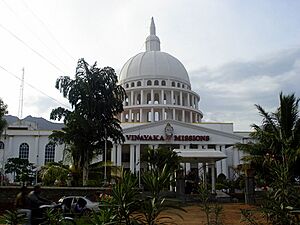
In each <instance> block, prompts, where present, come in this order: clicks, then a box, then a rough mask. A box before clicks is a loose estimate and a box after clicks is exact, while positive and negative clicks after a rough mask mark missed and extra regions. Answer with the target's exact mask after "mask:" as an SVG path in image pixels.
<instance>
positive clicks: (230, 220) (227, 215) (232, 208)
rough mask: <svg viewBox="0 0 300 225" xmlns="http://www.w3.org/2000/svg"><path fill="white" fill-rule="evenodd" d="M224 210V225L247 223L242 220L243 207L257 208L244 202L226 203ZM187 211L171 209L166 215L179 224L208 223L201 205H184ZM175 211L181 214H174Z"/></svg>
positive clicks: (244, 224) (222, 218) (202, 224)
mask: <svg viewBox="0 0 300 225" xmlns="http://www.w3.org/2000/svg"><path fill="white" fill-rule="evenodd" d="M222 207H223V210H222V215H221V221H222V224H223V225H240V224H242V225H246V224H247V223H245V222H242V221H241V218H242V216H241V209H251V210H255V207H253V206H250V205H246V204H242V203H226V204H222ZM183 208H184V209H185V210H186V211H187V212H182V211H178V210H170V211H169V212H168V213H167V214H166V215H168V216H170V217H172V218H173V220H174V222H176V224H178V225H204V224H207V221H206V215H205V213H204V212H203V211H202V210H201V208H200V206H199V205H196V204H193V205H188V206H185V207H183ZM174 212H175V213H177V214H179V215H180V216H181V217H182V218H180V217H179V216H176V215H174Z"/></svg>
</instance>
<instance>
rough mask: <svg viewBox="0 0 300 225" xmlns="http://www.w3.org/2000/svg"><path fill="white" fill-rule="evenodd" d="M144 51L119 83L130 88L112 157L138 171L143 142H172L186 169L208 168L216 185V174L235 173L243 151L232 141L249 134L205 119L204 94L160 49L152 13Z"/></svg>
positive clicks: (152, 144)
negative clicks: (120, 140)
mask: <svg viewBox="0 0 300 225" xmlns="http://www.w3.org/2000/svg"><path fill="white" fill-rule="evenodd" d="M145 45H146V51H145V52H141V53H139V54H137V55H135V56H133V57H132V58H130V59H129V60H128V61H127V62H126V63H125V65H124V66H123V68H122V70H121V72H120V76H119V83H120V84H121V85H122V86H123V87H124V89H125V90H126V93H127V99H126V100H125V102H124V112H123V113H122V114H121V115H120V116H119V119H120V121H121V125H122V128H123V131H124V136H125V139H126V141H125V143H124V144H122V145H115V146H114V147H113V149H112V151H111V161H112V162H113V163H114V164H115V165H119V166H121V165H122V166H124V168H125V169H130V170H131V171H132V172H134V173H137V174H139V172H140V170H142V169H143V168H144V166H145V165H144V164H143V162H140V159H141V155H142V154H144V153H145V147H147V146H150V147H153V148H158V147H160V146H166V147H171V148H172V149H174V151H176V152H178V154H179V155H180V156H182V158H183V166H184V169H185V173H186V174H187V173H189V172H190V171H191V170H194V171H195V170H197V171H198V174H199V176H201V175H202V174H203V171H204V170H205V171H207V172H208V173H209V174H210V176H211V178H212V179H211V180H212V189H213V191H214V189H215V183H214V181H215V177H216V176H217V175H218V174H221V173H223V174H224V175H226V176H227V177H228V178H232V177H233V176H234V172H233V168H234V167H236V166H237V165H239V164H240V163H241V155H242V153H241V152H239V151H237V150H234V147H233V146H234V144H236V143H238V142H243V141H245V139H248V133H237V132H234V131H233V124H232V123H207V122H206V123H203V122H202V118H203V113H202V112H201V110H200V109H199V102H200V96H199V95H198V94H197V93H196V92H194V91H193V90H192V87H191V83H190V79H189V75H188V73H187V70H186V69H185V67H184V65H183V64H182V63H181V62H180V61H179V60H178V59H177V58H175V57H174V56H172V55H170V54H168V53H165V52H162V51H161V49H160V40H159V38H158V37H157V36H156V29H155V24H154V21H153V18H152V21H151V26H150V35H149V36H148V37H147V39H146V43H145Z"/></svg>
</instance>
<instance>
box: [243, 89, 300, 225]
mask: <svg viewBox="0 0 300 225" xmlns="http://www.w3.org/2000/svg"><path fill="white" fill-rule="evenodd" d="M279 99H280V105H279V107H278V109H277V110H276V112H274V113H268V112H266V111H265V110H264V109H263V108H262V107H261V106H260V105H256V107H257V109H258V111H259V113H260V115H261V116H262V117H263V121H262V125H261V126H258V125H255V124H254V125H252V127H253V128H254V132H253V134H252V137H253V138H254V142H252V143H248V144H240V145H238V147H239V148H240V149H242V150H244V151H246V152H247V153H248V154H249V155H248V156H247V157H245V159H246V160H247V161H248V162H250V165H251V167H252V168H253V169H254V170H255V171H256V174H257V176H258V177H259V178H262V179H263V180H264V181H265V182H266V184H268V185H269V186H271V189H270V190H269V191H268V192H267V196H266V198H265V201H264V203H263V204H262V212H263V213H264V214H265V216H266V217H267V218H268V219H269V220H270V222H271V223H272V224H295V223H293V222H291V221H293V216H292V215H291V214H290V213H289V211H288V209H287V207H288V206H293V207H299V205H300V204H299V201H298V199H299V197H298V196H299V192H298V191H297V190H296V189H295V188H294V185H293V178H294V177H295V176H299V175H300V171H299V162H300V158H299V156H300V118H299V109H298V104H299V99H298V98H296V97H295V95H294V94H291V95H283V94H282V93H280V96H279Z"/></svg>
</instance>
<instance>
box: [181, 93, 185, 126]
mask: <svg viewBox="0 0 300 225" xmlns="http://www.w3.org/2000/svg"><path fill="white" fill-rule="evenodd" d="M180 93H181V92H180ZM181 121H182V122H185V111H184V110H182V118H181Z"/></svg>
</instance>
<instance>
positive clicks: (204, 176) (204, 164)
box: [202, 162, 207, 187]
mask: <svg viewBox="0 0 300 225" xmlns="http://www.w3.org/2000/svg"><path fill="white" fill-rule="evenodd" d="M202 167H203V183H204V184H205V186H206V187H207V179H206V162H204V163H202Z"/></svg>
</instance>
